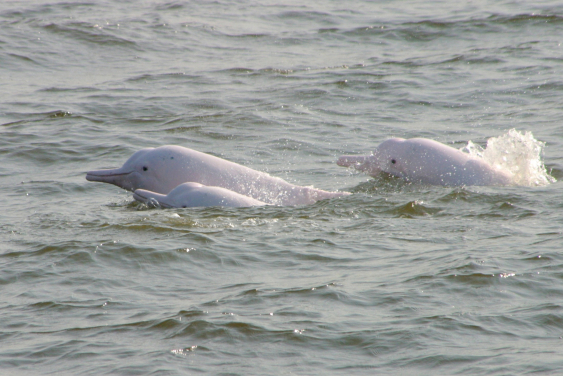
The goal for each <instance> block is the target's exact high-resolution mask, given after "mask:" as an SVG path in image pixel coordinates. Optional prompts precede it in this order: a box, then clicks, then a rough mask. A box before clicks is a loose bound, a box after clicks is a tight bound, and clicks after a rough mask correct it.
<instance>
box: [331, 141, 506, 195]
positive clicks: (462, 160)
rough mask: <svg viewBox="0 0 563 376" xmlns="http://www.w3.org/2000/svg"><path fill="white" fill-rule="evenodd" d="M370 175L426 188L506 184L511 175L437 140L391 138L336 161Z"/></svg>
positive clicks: (340, 164)
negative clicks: (367, 151)
mask: <svg viewBox="0 0 563 376" xmlns="http://www.w3.org/2000/svg"><path fill="white" fill-rule="evenodd" d="M336 163H337V164H338V165H339V166H344V167H349V166H352V167H354V168H355V169H357V170H359V171H363V172H365V173H367V174H368V175H371V176H377V175H378V174H379V173H381V172H382V171H384V172H386V173H388V174H391V175H394V176H397V177H400V178H403V179H405V180H406V181H409V182H417V183H423V184H430V185H445V186H462V185H480V186H483V185H509V184H511V183H512V177H511V174H510V173H508V172H505V171H501V170H499V169H497V168H495V167H493V166H491V165H489V164H488V163H486V162H485V161H483V160H481V159H479V158H477V157H473V156H470V155H469V154H466V153H463V152H461V151H459V150H457V149H454V148H452V147H450V146H447V145H444V144H442V143H440V142H438V141H434V140H429V139H426V138H411V139H408V140H405V139H404V138H391V139H389V140H386V141H384V142H382V143H381V144H380V145H379V146H378V147H377V148H376V149H375V151H374V152H373V153H372V154H370V155H365V156H354V155H344V156H342V157H340V158H339V159H338V161H337V162H336Z"/></svg>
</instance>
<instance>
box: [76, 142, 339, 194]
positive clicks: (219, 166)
mask: <svg viewBox="0 0 563 376" xmlns="http://www.w3.org/2000/svg"><path fill="white" fill-rule="evenodd" d="M86 179H87V180H89V181H96V182H103V183H109V184H113V185H116V186H118V187H120V188H123V189H126V190H129V191H135V190H137V189H144V190H148V191H152V192H155V193H161V194H168V193H169V192H170V191H172V189H174V188H175V187H177V186H178V185H180V184H182V183H186V182H194V183H199V184H203V185H206V186H212V187H221V188H226V189H228V190H230V191H233V192H236V193H240V194H241V195H244V196H248V197H251V198H254V199H256V200H259V201H262V202H264V203H266V204H272V205H306V204H312V203H314V202H316V201H318V200H323V199H329V198H334V197H340V196H344V195H349V194H350V193H348V192H328V191H323V190H320V189H316V188H313V187H302V186H298V185H294V184H291V183H288V182H286V181H285V180H283V179H280V178H277V177H273V176H271V175H269V174H267V173H265V172H260V171H256V170H253V169H251V168H248V167H244V166H241V165H239V164H237V163H234V162H230V161H227V160H225V159H222V158H218V157H215V156H212V155H209V154H205V153H202V152H199V151H196V150H192V149H188V148H185V147H182V146H175V145H166V146H160V147H157V148H146V149H142V150H139V151H137V152H136V153H134V154H133V155H132V156H131V157H130V158H129V159H128V160H127V161H126V162H125V164H124V165H123V166H122V167H120V168H116V169H110V170H97V171H89V172H88V173H87V174H86Z"/></svg>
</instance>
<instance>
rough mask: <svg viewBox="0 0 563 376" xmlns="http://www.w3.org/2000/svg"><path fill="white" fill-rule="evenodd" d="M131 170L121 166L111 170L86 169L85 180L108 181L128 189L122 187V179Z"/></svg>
mask: <svg viewBox="0 0 563 376" xmlns="http://www.w3.org/2000/svg"><path fill="white" fill-rule="evenodd" d="M132 172H133V171H130V170H124V169H123V168H116V169H112V170H96V171H88V172H87V173H86V180H88V181H99V182H101V183H108V184H113V185H117V186H118V187H120V188H124V189H128V188H126V187H124V180H125V178H126V177H127V175H129V174H130V173H132Z"/></svg>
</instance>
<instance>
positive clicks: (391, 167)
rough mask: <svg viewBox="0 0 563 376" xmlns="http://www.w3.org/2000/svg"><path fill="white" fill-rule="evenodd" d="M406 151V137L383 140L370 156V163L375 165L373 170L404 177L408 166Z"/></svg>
mask: <svg viewBox="0 0 563 376" xmlns="http://www.w3.org/2000/svg"><path fill="white" fill-rule="evenodd" d="M405 152H406V150H405V139H404V138H390V139H388V140H385V141H383V142H382V143H381V144H380V145H379V146H378V147H377V148H376V149H375V150H374V152H373V154H372V155H371V156H370V164H372V165H374V166H375V167H372V170H374V171H376V170H377V171H384V172H386V173H388V174H391V175H394V176H397V177H403V176H404V174H405V168H407V166H406V164H407V161H406V158H405ZM372 175H373V174H372Z"/></svg>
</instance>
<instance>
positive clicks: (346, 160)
mask: <svg viewBox="0 0 563 376" xmlns="http://www.w3.org/2000/svg"><path fill="white" fill-rule="evenodd" d="M404 141H405V140H404V139H402V138H390V139H389V140H386V141H384V142H382V143H381V144H380V145H379V146H378V147H377V148H376V149H375V150H374V152H373V153H372V154H370V155H359V156H356V155H343V156H342V157H340V158H338V161H337V162H336V164H337V165H339V166H343V167H354V168H355V169H356V170H359V171H362V172H365V173H366V174H368V175H371V176H376V175H378V174H379V173H381V172H382V171H383V172H387V173H389V174H391V175H395V176H402V175H403V172H402V165H403V158H401V155H402V153H403V152H402V149H403V142H404Z"/></svg>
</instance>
